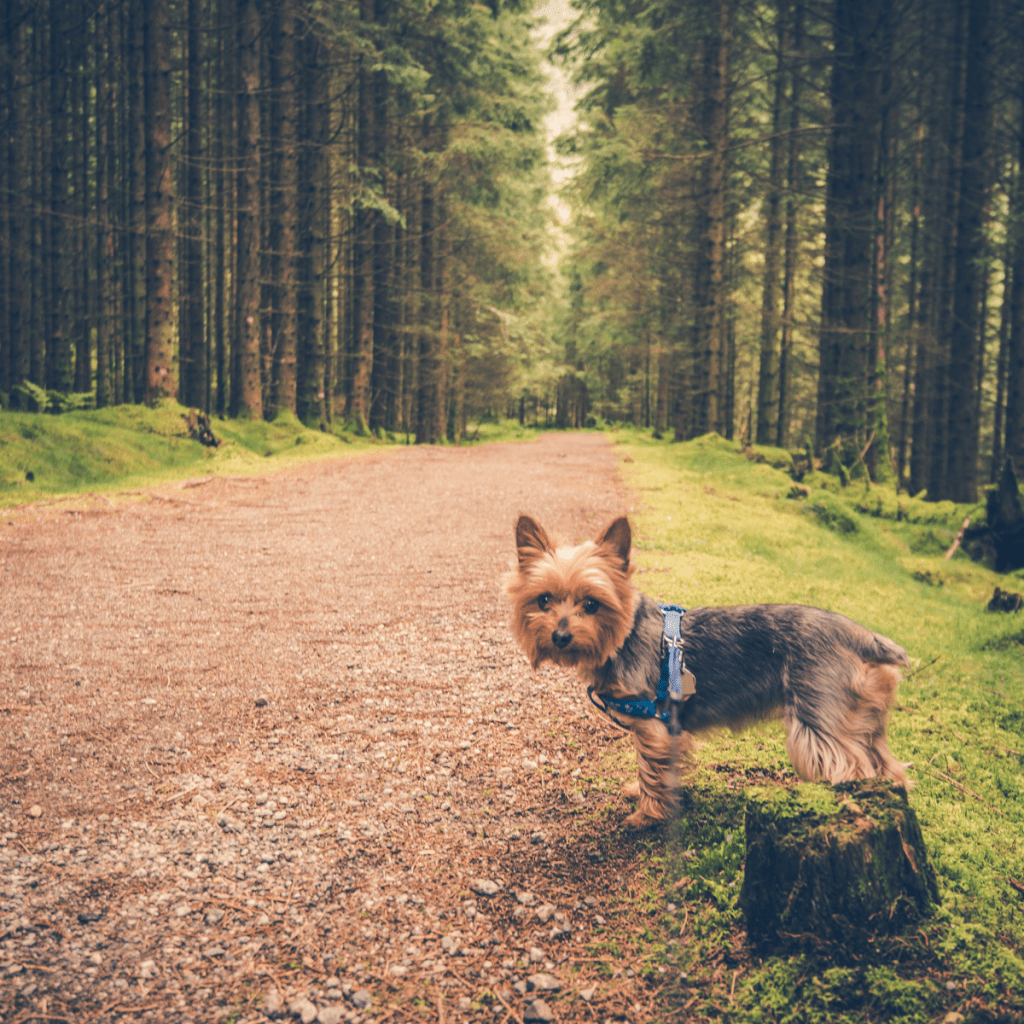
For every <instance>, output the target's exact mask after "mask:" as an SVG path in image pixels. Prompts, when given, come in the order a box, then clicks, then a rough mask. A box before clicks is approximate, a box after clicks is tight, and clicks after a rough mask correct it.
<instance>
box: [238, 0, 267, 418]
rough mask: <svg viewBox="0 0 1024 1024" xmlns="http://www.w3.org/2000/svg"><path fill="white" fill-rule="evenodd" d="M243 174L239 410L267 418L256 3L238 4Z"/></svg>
mask: <svg viewBox="0 0 1024 1024" xmlns="http://www.w3.org/2000/svg"><path fill="white" fill-rule="evenodd" d="M236 25H237V28H238V36H237V54H238V92H237V99H236V107H237V121H238V161H237V166H238V174H237V186H236V187H237V190H238V198H237V222H238V227H237V231H238V242H237V244H236V269H235V310H236V323H237V327H236V334H235V337H236V339H237V340H236V344H237V350H238V363H237V372H238V408H237V412H236V415H238V416H241V417H243V418H246V419H253V420H258V419H262V418H263V387H262V381H261V377H260V251H259V247H260V212H261V211H260V106H259V92H260V85H261V83H260V54H259V45H260V35H261V29H260V18H259V12H258V9H257V6H256V2H255V0H237V7H236Z"/></svg>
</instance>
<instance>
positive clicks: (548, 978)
mask: <svg viewBox="0 0 1024 1024" xmlns="http://www.w3.org/2000/svg"><path fill="white" fill-rule="evenodd" d="M526 988H527V991H530V992H532V991H533V990H534V989H536V990H537V991H538V992H560V991H561V989H562V983H561V982H560V981H559V980H558V979H557V978H556V977H555V976H554V975H553V974H531V975H530V976H529V977H528V978H527V979H526Z"/></svg>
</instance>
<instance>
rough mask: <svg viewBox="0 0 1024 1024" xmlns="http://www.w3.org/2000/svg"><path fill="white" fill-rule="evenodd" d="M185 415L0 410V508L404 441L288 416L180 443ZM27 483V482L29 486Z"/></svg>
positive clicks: (118, 409) (263, 468)
mask: <svg viewBox="0 0 1024 1024" xmlns="http://www.w3.org/2000/svg"><path fill="white" fill-rule="evenodd" d="M187 412H188V410H187V409H185V408H184V407H182V406H180V405H178V404H177V403H176V402H174V401H165V402H161V403H159V404H158V405H157V407H156V408H153V409H150V408H147V407H146V406H142V405H121V406H114V407H111V408H108V409H100V410H83V411H77V412H67V413H64V414H62V415H59V416H54V415H46V414H41V413H30V412H11V411H9V410H4V409H0V509H5V508H6V509H10V508H12V507H17V506H19V505H26V504H29V503H31V502H36V501H40V500H43V499H50V498H53V497H54V496H56V495H71V496H73V495H80V494H82V493H83V492H104V491H106V492H110V491H126V490H131V489H138V488H145V487H151V486H154V485H156V484H159V483H161V482H172V481H176V480H183V479H187V478H190V477H196V476H207V475H218V474H221V475H224V474H226V475H249V474H258V473H265V472H268V471H272V470H275V469H280V468H281V467H282V466H285V465H292V464H295V463H299V462H307V461H310V460H313V459H323V458H331V457H338V456H344V455H349V454H354V453H358V452H365V451H368V450H374V449H378V450H379V449H383V448H388V447H393V446H395V445H400V444H405V443H406V437H405V435H404V434H397V435H395V434H390V435H383V436H381V437H379V438H378V437H372V436H371V437H360V436H358V435H356V434H355V433H354V432H353V431H351V430H350V429H346V425H342V424H336V425H335V426H334V428H333V430H332V431H331V432H327V433H325V432H321V431H319V430H313V429H309V428H307V427H305V426H304V425H303V424H302V423H301V422H299V420H297V419H296V418H295V417H294V416H293V415H291V414H289V413H282V414H280V415H279V416H278V417H277V418H276V419H275V420H274V421H273V422H269V423H268V422H265V421H263V420H255V421H250V420H230V419H225V420H220V419H217V418H216V417H214V418H213V419H212V421H211V423H212V427H213V432H214V434H215V435H216V436H217V438H218V439H220V440H221V442H222V443H221V445H220V446H219V447H217V448H205V447H203V445H201V444H199V443H198V442H197V441H193V440H192V439H190V438H189V436H188V432H187V429H186V424H185V420H184V415H185V414H187ZM533 437H536V430H534V429H532V428H530V427H520V426H519V424H518V423H516V422H515V421H507V422H504V423H493V424H492V423H484V424H481V425H479V426H477V425H475V424H472V425H470V428H469V430H468V432H467V438H466V440H465V441H464V442H463V443H465V444H480V443H484V442H487V441H514V440H523V439H527V438H533ZM30 477H31V478H30Z"/></svg>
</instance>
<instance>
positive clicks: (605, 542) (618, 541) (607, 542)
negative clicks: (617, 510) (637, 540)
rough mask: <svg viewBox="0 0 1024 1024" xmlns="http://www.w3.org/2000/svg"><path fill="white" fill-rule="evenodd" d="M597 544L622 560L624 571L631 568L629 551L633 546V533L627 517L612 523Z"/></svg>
mask: <svg viewBox="0 0 1024 1024" xmlns="http://www.w3.org/2000/svg"><path fill="white" fill-rule="evenodd" d="M595 543H596V544H597V546H598V547H599V548H605V549H606V550H607V551H608V552H609V553H610V554H611V555H613V556H614V557H616V558H619V559H621V561H622V568H623V569H628V568H629V550H630V548H631V547H632V546H633V533H632V531H631V530H630V528H629V520H628V519H627V518H626V517H625V516H620V517H619V518H618V519H616V520H615V521H614V522H612V523H610V524H609V525H608V527H607V529H606V530H605V531H604V533H602V534H601V536H600V537H598V538H597V541H596V542H595Z"/></svg>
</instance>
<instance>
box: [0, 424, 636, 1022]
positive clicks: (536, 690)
mask: <svg viewBox="0 0 1024 1024" xmlns="http://www.w3.org/2000/svg"><path fill="white" fill-rule="evenodd" d="M615 467H616V462H615V457H614V454H613V450H612V449H611V448H610V447H609V446H608V444H607V442H606V441H605V440H604V439H603V438H602V437H600V436H597V435H571V436H557V435H555V436H548V437H544V438H542V439H540V440H539V441H538V442H536V443H533V444H515V445H492V446H487V447H481V448H473V449H459V450H455V449H411V450H402V451H398V452H392V453H388V454H385V455H381V456H372V457H364V458H358V459H352V460H341V461H332V462H327V463H322V464H318V465H314V466H307V467H305V468H302V469H300V470H293V471H289V472H286V473H281V474H277V475H273V476H267V477H263V478H258V479H228V480H223V479H217V480H213V481H211V482H207V483H205V484H202V485H201V486H191V487H189V486H186V487H181V486H178V487H175V488H169V489H166V490H164V491H162V492H161V495H162V498H161V499H160V500H154V501H152V502H149V503H145V504H139V505H137V506H135V507H130V508H126V509H121V510H119V511H107V512H101V513H95V514H66V513H62V514H59V515H54V516H52V517H50V518H45V517H40V518H37V519H34V520H32V519H19V520H18V521H17V522H15V523H13V525H9V524H8V523H7V522H3V523H0V773H2V775H0V940H2V946H0V1020H5V1021H19V1022H22V1021H27V1020H35V1019H39V1020H43V1019H45V1018H49V1019H51V1020H54V1019H55V1020H66V1021H73V1022H76V1024H78V1022H84V1021H97V1022H99V1021H107V1020H114V1019H118V1020H121V1021H130V1020H156V1021H160V1022H164V1021H200V1020H203V1021H205V1020H217V1019H220V1018H223V1017H226V1016H229V1015H232V1014H233V1015H234V1018H233V1019H237V1020H246V1021H262V1020H265V1019H266V1018H267V1016H274V1015H275V1013H274V1005H275V998H276V997H280V1000H281V1001H282V1002H283V1007H282V1011H281V1012H283V1013H288V1012H289V1010H290V1008H291V1011H292V1012H293V1014H294V1015H296V1016H301V1017H302V1019H303V1020H313V1019H314V1015H316V1014H317V1013H319V1020H320V1021H322V1022H329V1021H340V1020H354V1021H361V1020H369V1019H371V1016H373V1015H376V1018H377V1019H382V1017H383V1018H387V1019H388V1020H393V1021H404V1020H409V1021H413V1020H416V1021H424V1020H442V1021H444V1022H446V1024H451V1022H453V1021H462V1020H471V1019H487V1020H491V1019H496V1020H502V1019H505V1020H520V1019H525V1020H529V1019H531V1017H533V1018H534V1019H544V1013H545V1006H546V1008H547V1011H548V1012H549V1013H551V1014H554V1016H555V1019H558V1020H566V1021H569V1020H577V1019H578V1020H594V1019H604V1018H605V1017H607V1016H610V1015H617V1016H618V1015H622V1014H628V1015H629V1017H630V1019H634V1020H637V1019H643V1018H644V1015H645V1013H646V1012H647V1011H646V1009H645V1007H646V1006H647V1005H648V1003H647V1000H648V999H649V993H648V992H647V991H646V990H645V989H643V988H642V987H641V986H640V984H639V979H637V980H636V981H631V980H629V979H628V977H627V976H626V975H625V974H623V975H622V976H621V977H620V978H619V979H618V980H615V981H613V982H609V983H601V984H599V985H598V988H597V991H596V992H595V993H594V994H593V996H592V997H591V1001H590V1002H588V1001H587V1000H586V999H584V998H580V996H579V995H578V993H579V990H581V989H582V990H583V991H584V994H585V995H590V993H589V992H588V991H587V990H588V989H589V988H590V987H591V986H593V985H594V984H596V983H597V980H598V976H597V974H596V971H597V967H598V964H597V963H596V959H597V958H595V957H594V954H593V950H592V949H589V950H588V947H589V946H590V944H591V943H592V942H593V940H594V937H595V936H594V929H595V928H596V929H598V931H600V928H601V926H602V924H603V918H602V917H601V912H602V910H605V912H606V913H607V912H608V911H607V901H608V899H609V894H610V893H612V892H614V891H616V889H617V888H621V886H622V885H625V884H627V882H628V873H629V871H630V866H631V865H632V864H634V863H635V861H636V857H637V852H636V847H635V845H634V844H633V841H632V840H629V839H628V838H624V837H621V836H619V837H612V838H609V836H608V834H607V833H608V829H607V827H606V826H605V825H602V824H600V823H599V821H595V814H594V812H595V810H597V811H600V809H601V808H602V807H603V806H604V805H605V803H606V798H604V797H602V796H601V795H600V793H599V792H597V791H596V790H592V789H591V787H590V786H589V785H588V784H587V780H588V776H589V775H590V773H591V771H592V765H593V762H594V758H595V756H596V755H598V754H600V753H601V752H602V751H603V750H605V749H606V747H607V744H608V743H609V742H611V741H614V740H615V739H616V734H615V733H614V732H613V730H612V729H611V728H610V727H609V726H608V725H607V724H606V723H604V722H603V721H600V720H598V719H597V717H596V715H594V714H591V713H590V712H589V711H587V709H586V708H585V703H586V697H585V694H584V693H582V692H581V690H580V688H579V687H577V686H574V685H572V683H571V681H570V680H569V679H568V678H566V677H564V676H561V675H558V674H555V673H554V672H547V673H542V674H540V675H538V676H537V677H535V678H533V677H531V674H530V672H529V669H528V666H527V665H526V662H525V660H524V659H523V658H522V657H521V656H520V655H519V654H518V653H517V652H516V651H515V650H514V648H513V646H512V644H511V642H510V639H509V636H508V630H507V628H506V624H505V609H504V607H503V604H502V601H501V595H500V587H499V579H500V575H501V573H502V572H503V571H504V570H505V569H506V568H507V567H508V566H509V565H510V562H511V558H512V554H513V551H512V539H511V531H512V521H513V518H514V516H515V514H516V513H517V512H518V511H530V512H531V513H533V514H536V515H537V516H538V517H539V518H540V519H541V520H542V521H543V522H544V523H545V524H546V525H547V524H550V525H551V526H552V527H553V528H554V529H555V530H556V531H558V532H561V533H562V535H563V536H566V537H568V538H572V539H575V538H581V537H583V536H586V535H589V534H591V533H592V532H593V531H594V529H595V528H596V527H597V526H599V525H601V524H602V523H603V522H604V521H606V520H607V519H609V518H610V517H611V516H612V515H614V514H616V513H619V512H621V511H623V510H625V509H626V508H627V506H628V501H627V496H626V495H625V494H624V493H623V492H622V491H621V490H620V489H619V487H618V485H617V482H616V476H615ZM607 800H608V801H610V802H612V803H613V804H614V805H615V806H614V810H613V812H612V820H613V821H616V820H618V818H619V817H621V815H622V814H624V813H625V810H626V809H625V806H624V805H622V806H621V807H620V805H619V801H618V799H617V798H607ZM624 878H625V880H624ZM479 880H483V881H484V882H485V883H488V884H477V883H478V881H479ZM474 885H476V888H477V889H481V890H484V892H482V893H480V894H477V893H474V892H473V891H472V887H473V886H474ZM492 889H494V890H496V892H495V894H494V895H486V892H488V891H491V890H492ZM474 900H475V903H474V902H472V901H474ZM616 966H617V967H621V965H616ZM577 971H578V973H574V972H577ZM539 974H542V975H547V976H548V977H549V978H550V979H551V980H549V981H547V982H545V981H544V980H543V979H542V980H540V981H539V982H538V981H537V979H536V978H534V981H533V982H532V983H530V985H528V984H527V982H526V979H527V978H528V977H529V976H535V975H539ZM545 984H548V985H551V986H555V985H560V986H561V991H560V992H555V991H551V992H536V991H533V990H532V989H531V991H530V992H529V993H528V994H526V995H524V991H525V990H526V989H527V988H528V987H531V986H532V987H536V986H537V985H540V986H541V987H543V986H544V985H545ZM517 985H518V989H517V987H516V986H517ZM485 989H490V990H496V991H497V992H498V993H499V996H500V998H499V999H496V1000H494V1001H493V1002H491V1003H488V1002H487V1001H486V1000H485V1001H484V1003H483V1004H482V1006H483V1009H480V1010H478V1009H477V1005H479V1004H473V1005H471V1003H470V1001H471V1000H474V999H476V998H477V997H478V996H479V994H480V993H481V992H482V991H483V990H485ZM271 990H275V991H271ZM538 996H540V997H541V998H542V1002H543V1003H544V1004H545V1006H538V1005H536V998H537V997H538ZM367 998H372V1002H371V1003H370V1004H369V1006H364V1005H363V1004H364V1003H365V1001H366V999H367ZM303 999H304V1000H306V1001H307V1002H306V1003H302V1002H301V1000H303ZM295 1000H300V1002H299V1003H295V1005H294V1007H292V1004H293V1002H294V1001H295ZM281 1012H278V1013H277V1015H278V1016H280V1015H281ZM620 1019H621V1017H620Z"/></svg>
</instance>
